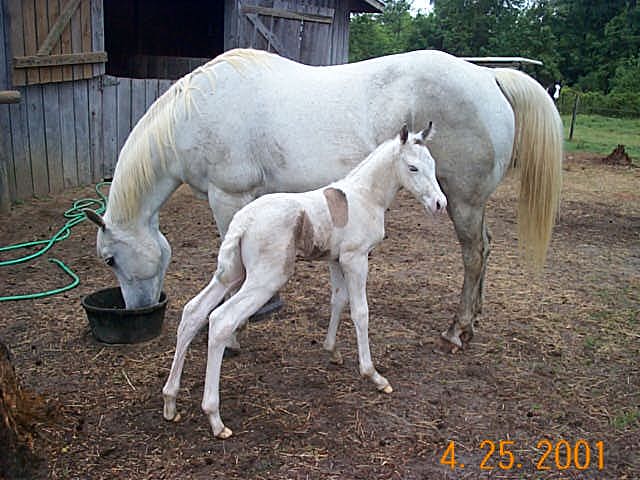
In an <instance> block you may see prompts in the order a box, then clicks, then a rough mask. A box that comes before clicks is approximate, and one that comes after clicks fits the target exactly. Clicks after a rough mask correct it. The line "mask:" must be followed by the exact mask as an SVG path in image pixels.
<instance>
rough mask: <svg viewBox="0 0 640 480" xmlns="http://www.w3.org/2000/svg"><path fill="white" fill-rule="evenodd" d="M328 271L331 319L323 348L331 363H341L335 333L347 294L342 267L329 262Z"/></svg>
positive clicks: (347, 298) (347, 297)
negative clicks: (329, 355)
mask: <svg viewBox="0 0 640 480" xmlns="http://www.w3.org/2000/svg"><path fill="white" fill-rule="evenodd" d="M329 273H330V274H331V320H330V321H329V329H328V330H327V337H326V338H325V340H324V349H325V350H327V351H328V352H329V353H330V354H331V361H332V362H333V363H337V364H339V365H342V355H341V354H340V350H338V348H336V335H337V333H338V327H339V326H340V315H341V314H342V310H344V306H345V305H346V304H347V301H348V300H349V294H348V292H347V284H346V282H345V280H344V274H343V272H342V267H341V266H340V264H339V263H338V262H329Z"/></svg>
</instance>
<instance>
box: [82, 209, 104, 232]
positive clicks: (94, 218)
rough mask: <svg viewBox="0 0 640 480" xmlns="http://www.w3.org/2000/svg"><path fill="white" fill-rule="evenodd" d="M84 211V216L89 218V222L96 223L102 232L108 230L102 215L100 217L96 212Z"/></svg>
mask: <svg viewBox="0 0 640 480" xmlns="http://www.w3.org/2000/svg"><path fill="white" fill-rule="evenodd" d="M82 211H83V212H84V214H85V215H86V216H87V218H88V219H89V220H91V221H92V222H93V223H95V224H96V225H97V226H98V227H100V228H101V229H102V230H104V229H105V228H107V226H106V224H105V223H104V219H103V218H102V217H101V216H100V215H98V214H97V213H96V212H94V211H93V210H90V209H88V208H85V209H84V210H82Z"/></svg>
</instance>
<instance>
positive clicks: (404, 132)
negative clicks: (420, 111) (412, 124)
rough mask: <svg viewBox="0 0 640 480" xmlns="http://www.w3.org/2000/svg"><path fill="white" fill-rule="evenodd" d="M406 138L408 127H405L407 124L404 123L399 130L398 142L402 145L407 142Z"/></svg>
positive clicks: (407, 136) (407, 137)
mask: <svg viewBox="0 0 640 480" xmlns="http://www.w3.org/2000/svg"><path fill="white" fill-rule="evenodd" d="M408 139H409V128H408V127H407V124H406V123H405V124H404V125H403V126H402V129H401V130H400V143H402V145H404V144H405V143H407V140H408Z"/></svg>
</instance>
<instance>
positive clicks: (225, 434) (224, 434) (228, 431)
mask: <svg viewBox="0 0 640 480" xmlns="http://www.w3.org/2000/svg"><path fill="white" fill-rule="evenodd" d="M232 434H233V432H232V431H231V429H229V428H227V427H224V428H223V429H222V431H221V432H220V433H218V434H216V437H218V438H220V439H222V440H224V439H225V438H229V437H230V436H231V435H232Z"/></svg>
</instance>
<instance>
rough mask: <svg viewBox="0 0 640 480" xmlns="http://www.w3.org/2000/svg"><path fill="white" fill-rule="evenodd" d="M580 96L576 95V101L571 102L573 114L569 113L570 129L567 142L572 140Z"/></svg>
mask: <svg viewBox="0 0 640 480" xmlns="http://www.w3.org/2000/svg"><path fill="white" fill-rule="evenodd" d="M579 99H580V96H579V95H578V94H577V93H576V99H575V101H574V102H573V112H572V113H571V128H569V140H573V127H574V125H575V124H576V113H577V112H578V100H579Z"/></svg>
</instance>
